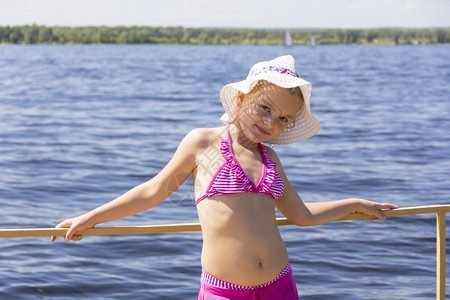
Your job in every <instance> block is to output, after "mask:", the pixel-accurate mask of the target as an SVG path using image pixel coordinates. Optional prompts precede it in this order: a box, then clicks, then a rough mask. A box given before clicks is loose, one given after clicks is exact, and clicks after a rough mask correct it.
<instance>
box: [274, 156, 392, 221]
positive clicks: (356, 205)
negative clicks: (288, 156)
mask: <svg viewBox="0 0 450 300" xmlns="http://www.w3.org/2000/svg"><path fill="white" fill-rule="evenodd" d="M276 162H277V171H278V173H279V174H280V176H281V178H282V179H283V183H284V193H283V195H282V196H281V197H280V198H279V199H278V200H276V207H277V209H278V210H279V211H280V212H281V213H282V214H283V215H284V216H285V217H286V218H287V219H288V220H289V221H290V222H291V223H293V224H295V225H298V226H311V225H321V224H325V223H329V222H333V221H336V220H338V219H340V218H342V217H344V216H346V215H348V214H350V213H352V212H359V213H364V214H366V215H368V216H369V217H370V218H368V219H369V220H373V219H379V220H384V219H385V218H386V217H385V216H384V215H383V213H382V212H381V210H383V209H394V208H398V206H397V205H393V204H389V203H378V202H373V201H368V200H364V199H358V198H349V199H343V200H337V201H330V202H317V203H303V201H302V199H301V198H300V196H299V195H298V193H297V192H296V191H295V189H294V188H293V186H292V185H291V183H290V182H289V180H288V179H287V177H286V174H285V172H284V170H283V167H282V166H281V162H280V161H279V159H278V157H276Z"/></svg>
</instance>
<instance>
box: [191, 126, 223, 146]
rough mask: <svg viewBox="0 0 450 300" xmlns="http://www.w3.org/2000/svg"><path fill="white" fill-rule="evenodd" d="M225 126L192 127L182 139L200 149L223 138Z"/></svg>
mask: <svg viewBox="0 0 450 300" xmlns="http://www.w3.org/2000/svg"><path fill="white" fill-rule="evenodd" d="M224 128H225V127H215V128H195V129H192V130H191V131H190V132H189V133H188V134H187V135H186V137H185V138H184V139H183V143H187V144H188V145H190V146H191V147H193V148H195V149H197V150H201V149H205V148H207V147H209V146H210V145H211V144H213V143H215V142H217V141H218V140H222V139H223V133H224V132H225V130H224Z"/></svg>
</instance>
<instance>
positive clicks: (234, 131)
mask: <svg viewBox="0 0 450 300" xmlns="http://www.w3.org/2000/svg"><path fill="white" fill-rule="evenodd" d="M310 96H311V84H310V83H309V82H307V81H305V80H303V79H301V78H300V76H299V75H298V73H297V71H296V66H295V61H294V58H293V57H292V56H282V57H278V58H276V59H274V60H271V61H266V62H260V63H257V64H256V65H254V66H253V67H252V69H251V70H250V73H249V75H248V76H247V78H246V79H245V80H243V81H241V82H237V83H232V84H228V85H226V86H225V87H224V88H223V89H222V91H221V93H220V98H221V101H222V104H223V107H224V108H225V112H226V114H225V115H224V116H223V117H222V120H223V121H224V122H225V123H226V124H227V125H226V126H225V127H219V128H201V129H194V130H192V131H191V132H189V133H188V134H187V135H186V137H185V138H184V139H183V140H182V141H181V143H180V145H179V147H178V149H177V151H176V152H175V154H174V156H173V158H172V159H171V160H170V162H169V163H168V164H167V165H166V166H165V167H164V169H163V170H162V171H161V172H160V173H159V174H158V175H156V176H155V177H154V178H152V179H151V180H149V181H147V182H145V183H143V184H141V185H138V186H137V187H135V188H133V189H131V190H130V191H128V192H127V193H125V194H124V195H122V196H120V197H118V198H117V199H115V200H113V201H111V202H109V203H107V204H105V205H103V206H100V207H98V208H96V209H94V210H93V211H91V212H88V213H86V214H84V215H81V216H78V217H75V218H72V219H67V220H65V221H63V222H61V223H60V224H58V225H57V226H56V227H58V228H62V227H64V228H69V230H68V231H67V233H66V236H65V240H66V241H69V240H75V241H77V240H81V239H82V236H80V235H77V234H76V233H77V231H80V230H82V229H85V228H91V227H94V226H95V225H96V224H99V223H103V222H108V221H111V220H115V219H118V218H123V217H126V216H129V215H133V214H136V213H139V212H142V211H144V210H147V209H149V208H152V207H154V206H156V205H158V204H159V203H161V202H162V201H163V200H164V199H165V198H167V197H168V196H169V195H170V194H171V193H172V192H173V191H174V190H176V189H177V188H178V187H179V186H180V185H181V184H182V183H183V182H184V181H185V180H186V179H187V178H188V177H189V176H190V175H192V178H193V183H194V191H195V197H196V202H195V203H196V206H197V210H198V216H199V220H200V223H201V226H202V234H203V249H202V256H201V261H202V267H203V271H202V275H201V280H200V282H201V284H200V290H199V293H198V299H233V300H234V299H271V300H273V299H285V300H286V299H287V300H290V299H298V294H297V289H296V285H295V282H294V280H293V275H292V269H291V266H290V264H289V258H288V253H287V251H286V247H285V245H284V243H283V241H282V239H281V237H280V233H279V231H278V227H277V224H276V215H275V208H276V209H278V210H279V211H280V212H281V213H282V214H283V215H284V216H285V217H286V218H287V219H288V220H289V221H290V222H292V223H293V224H295V225H298V226H308V225H319V224H324V223H327V222H331V221H334V220H337V219H339V218H341V217H343V216H345V215H347V214H349V213H351V212H361V213H364V214H366V215H368V216H370V218H372V219H384V218H385V217H384V216H383V214H382V213H381V212H380V210H382V209H392V208H396V207H397V206H395V205H392V204H387V203H376V202H371V201H367V200H363V199H355V198H352V199H344V200H339V201H333V202H321V203H303V201H302V200H301V198H300V197H299V195H298V194H297V192H296V191H295V190H294V188H293V187H292V185H291V184H290V183H289V180H288V179H287V177H286V174H285V172H284V170H283V167H282V165H281V162H280V160H279V158H278V156H277V154H276V153H275V151H274V150H273V149H271V148H267V147H266V146H265V145H264V144H263V143H268V144H288V143H295V142H298V141H302V140H305V139H307V138H309V137H311V136H313V135H315V134H316V133H317V132H318V131H319V128H320V125H319V123H318V122H317V121H316V120H315V119H314V118H313V117H312V115H311V111H310ZM55 239H56V237H52V241H54V240H55Z"/></svg>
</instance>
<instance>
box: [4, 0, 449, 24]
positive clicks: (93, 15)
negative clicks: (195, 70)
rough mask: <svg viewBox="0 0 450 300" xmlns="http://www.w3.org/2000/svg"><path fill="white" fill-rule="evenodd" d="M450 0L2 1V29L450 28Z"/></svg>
mask: <svg viewBox="0 0 450 300" xmlns="http://www.w3.org/2000/svg"><path fill="white" fill-rule="evenodd" d="M449 16H450V0H308V1H305V0H290V1H289V0H273V1H264V0H126V1H125V0H0V26H5V25H10V26H12V25H31V24H37V25H46V26H87V25H93V26H102V25H105V26H121V25H124V26H132V25H148V26H183V27H222V28H224V27H225V28H229V27H244V28H268V29H269V28H380V27H408V28H424V27H426V28H428V27H450V17H449Z"/></svg>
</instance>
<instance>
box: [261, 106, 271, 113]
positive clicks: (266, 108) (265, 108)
mask: <svg viewBox="0 0 450 300" xmlns="http://www.w3.org/2000/svg"><path fill="white" fill-rule="evenodd" d="M261 108H262V109H264V110H265V111H266V112H270V108H269V107H268V106H267V105H261Z"/></svg>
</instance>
